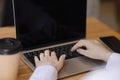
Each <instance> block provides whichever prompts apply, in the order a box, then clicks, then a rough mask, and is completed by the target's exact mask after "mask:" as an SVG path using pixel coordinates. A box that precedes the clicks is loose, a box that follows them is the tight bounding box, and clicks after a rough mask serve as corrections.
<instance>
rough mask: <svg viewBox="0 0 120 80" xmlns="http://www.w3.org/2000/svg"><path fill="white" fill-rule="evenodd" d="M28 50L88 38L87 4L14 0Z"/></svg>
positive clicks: (77, 0)
mask: <svg viewBox="0 0 120 80" xmlns="http://www.w3.org/2000/svg"><path fill="white" fill-rule="evenodd" d="M13 2H14V13H15V16H14V18H15V26H16V35H17V39H19V40H20V41H21V43H22V45H23V48H24V49H28V48H31V47H36V46H41V47H42V46H44V45H48V44H55V43H60V42H68V41H72V40H76V39H80V38H85V34H86V0H13Z"/></svg>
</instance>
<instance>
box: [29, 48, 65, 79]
mask: <svg viewBox="0 0 120 80" xmlns="http://www.w3.org/2000/svg"><path fill="white" fill-rule="evenodd" d="M64 60H65V55H62V56H61V57H60V58H59V60H58V59H57V57H56V53H55V52H50V51H49V50H46V51H45V52H44V53H40V60H39V59H38V58H37V57H35V64H36V69H35V71H34V72H33V74H32V76H31V77H30V80H57V73H58V72H59V71H60V69H61V68H62V67H63V63H64Z"/></svg>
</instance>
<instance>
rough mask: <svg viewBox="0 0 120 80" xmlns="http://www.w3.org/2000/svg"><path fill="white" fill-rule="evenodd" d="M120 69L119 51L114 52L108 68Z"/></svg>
mask: <svg viewBox="0 0 120 80" xmlns="http://www.w3.org/2000/svg"><path fill="white" fill-rule="evenodd" d="M115 68H116V69H119V68H120V54H119V53H113V54H112V55H111V56H110V58H109V60H108V62H107V65H106V69H107V70H111V69H115Z"/></svg>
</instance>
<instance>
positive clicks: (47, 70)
mask: <svg viewBox="0 0 120 80" xmlns="http://www.w3.org/2000/svg"><path fill="white" fill-rule="evenodd" d="M30 80H57V70H56V68H55V67H53V66H51V65H43V66H39V67H37V68H36V69H35V71H34V72H33V74H32V76H31V77H30Z"/></svg>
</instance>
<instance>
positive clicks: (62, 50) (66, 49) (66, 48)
mask: <svg viewBox="0 0 120 80" xmlns="http://www.w3.org/2000/svg"><path fill="white" fill-rule="evenodd" d="M73 45H74V44H67V45H63V46H57V47H52V48H48V49H45V50H51V51H55V52H56V55H57V58H59V57H60V56H61V55H62V54H65V55H66V59H70V58H74V57H78V56H79V55H80V54H78V53H77V52H71V48H72V47H73ZM45 50H38V51H33V52H29V53H24V54H23V55H24V57H26V59H28V60H29V61H30V62H31V64H33V66H35V62H34V56H37V57H38V58H39V54H40V53H44V51H45Z"/></svg>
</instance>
